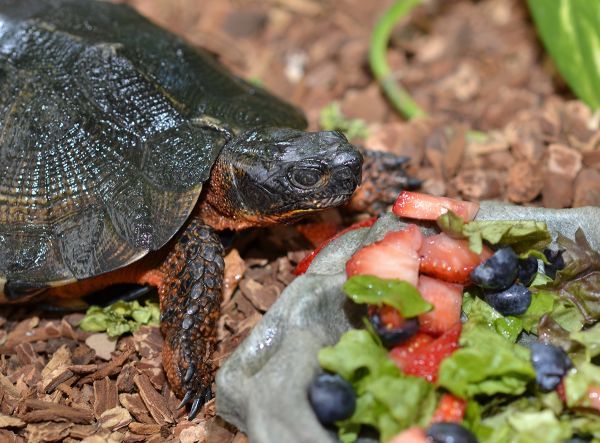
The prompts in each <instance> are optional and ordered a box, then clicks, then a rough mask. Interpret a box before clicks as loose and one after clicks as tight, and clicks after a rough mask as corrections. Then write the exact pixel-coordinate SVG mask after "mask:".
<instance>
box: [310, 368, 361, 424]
mask: <svg viewBox="0 0 600 443" xmlns="http://www.w3.org/2000/svg"><path fill="white" fill-rule="evenodd" d="M308 399H309V400H310V404H311V405H312V408H313V411H315V415H316V416H317V418H318V419H319V421H320V422H321V423H322V424H323V425H325V426H327V425H331V424H333V423H335V422H336V421H338V420H344V419H346V418H349V417H351V416H352V414H354V409H355V408H356V393H355V392H354V389H353V388H352V385H351V384H350V383H348V382H347V381H346V380H344V379H343V378H342V377H340V376H339V375H337V374H320V375H318V376H317V377H316V378H315V379H314V380H313V382H312V383H311V385H310V386H309V387H308Z"/></svg>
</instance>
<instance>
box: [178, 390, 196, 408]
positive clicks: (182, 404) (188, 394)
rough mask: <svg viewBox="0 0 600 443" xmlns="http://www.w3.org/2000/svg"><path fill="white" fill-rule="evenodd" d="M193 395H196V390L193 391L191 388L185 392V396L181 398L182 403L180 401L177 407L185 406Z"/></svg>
mask: <svg viewBox="0 0 600 443" xmlns="http://www.w3.org/2000/svg"><path fill="white" fill-rule="evenodd" d="M192 397H194V391H192V390H191V389H190V390H189V391H187V392H186V393H185V395H184V396H183V398H182V399H181V403H179V404H178V405H177V409H181V408H183V407H184V406H185V405H187V404H188V403H189V402H190V401H191V400H192Z"/></svg>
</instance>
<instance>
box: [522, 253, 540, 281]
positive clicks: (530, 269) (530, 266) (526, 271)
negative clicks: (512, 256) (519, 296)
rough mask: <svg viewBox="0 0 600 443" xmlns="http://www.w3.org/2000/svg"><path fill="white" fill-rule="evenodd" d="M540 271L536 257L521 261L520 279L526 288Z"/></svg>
mask: <svg viewBox="0 0 600 443" xmlns="http://www.w3.org/2000/svg"><path fill="white" fill-rule="evenodd" d="M537 271H538V261H537V258H535V257H534V256H531V255H530V256H529V257H527V258H524V259H520V260H519V275H518V279H519V281H520V282H521V283H523V284H524V285H525V286H529V285H530V284H531V283H532V282H533V279H534V278H535V274H537Z"/></svg>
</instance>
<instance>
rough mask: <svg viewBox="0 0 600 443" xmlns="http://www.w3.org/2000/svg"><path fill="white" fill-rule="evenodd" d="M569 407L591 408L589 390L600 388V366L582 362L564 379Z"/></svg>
mask: <svg viewBox="0 0 600 443" xmlns="http://www.w3.org/2000/svg"><path fill="white" fill-rule="evenodd" d="M563 380H564V383H565V395H566V397H567V405H568V406H570V407H573V406H589V399H588V388H589V387H590V386H592V385H593V386H600V366H596V365H594V364H592V363H589V362H582V363H580V364H578V365H577V368H575V369H571V370H570V371H569V373H568V374H567V375H566V376H565V377H564V379H563Z"/></svg>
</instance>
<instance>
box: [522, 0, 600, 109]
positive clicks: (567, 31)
mask: <svg viewBox="0 0 600 443" xmlns="http://www.w3.org/2000/svg"><path fill="white" fill-rule="evenodd" d="M527 4H528V5H529V9H530V11H531V14H532V16H533V20H534V22H535V25H536V27H537V30H538V33H539V35H540V37H541V39H542V42H543V43H544V46H545V47H546V49H547V51H548V52H549V54H550V56H551V57H552V59H553V60H554V63H555V64H556V67H557V68H558V70H559V71H560V73H561V74H562V76H563V77H564V79H565V80H566V82H567V83H568V84H569V86H570V87H571V89H572V90H573V91H574V92H575V94H576V95H577V96H578V97H579V98H580V99H581V100H583V101H584V102H586V103H587V104H588V105H589V106H590V107H591V108H593V109H598V108H600V2H598V1H597V0H528V1H527Z"/></svg>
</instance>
